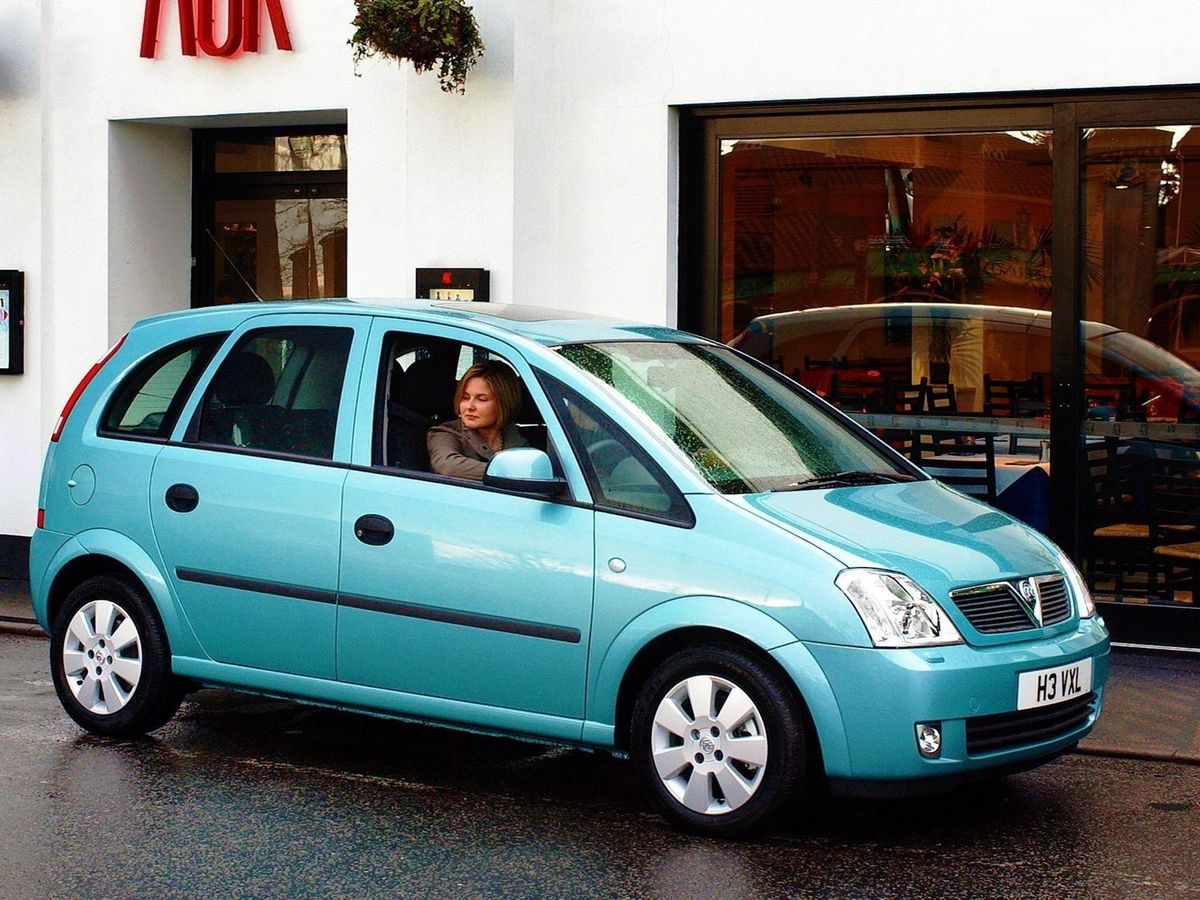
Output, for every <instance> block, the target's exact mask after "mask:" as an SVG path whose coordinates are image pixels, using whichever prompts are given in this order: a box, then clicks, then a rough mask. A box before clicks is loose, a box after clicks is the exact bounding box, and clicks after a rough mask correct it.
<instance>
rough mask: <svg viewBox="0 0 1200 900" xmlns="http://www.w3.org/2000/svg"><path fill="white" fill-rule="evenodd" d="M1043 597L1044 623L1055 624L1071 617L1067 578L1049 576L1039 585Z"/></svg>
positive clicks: (1039, 591)
mask: <svg viewBox="0 0 1200 900" xmlns="http://www.w3.org/2000/svg"><path fill="white" fill-rule="evenodd" d="M1038 593H1039V594H1041V597H1042V624H1043V625H1054V624H1056V623H1058V622H1065V621H1066V620H1067V619H1069V618H1071V598H1070V597H1069V596H1067V579H1065V578H1047V579H1045V580H1044V581H1042V582H1041V584H1039V585H1038Z"/></svg>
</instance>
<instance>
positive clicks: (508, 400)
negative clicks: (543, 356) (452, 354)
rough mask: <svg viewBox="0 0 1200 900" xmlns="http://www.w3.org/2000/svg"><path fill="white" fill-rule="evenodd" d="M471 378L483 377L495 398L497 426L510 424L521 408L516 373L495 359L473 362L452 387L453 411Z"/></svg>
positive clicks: (455, 409) (456, 407) (456, 408)
mask: <svg viewBox="0 0 1200 900" xmlns="http://www.w3.org/2000/svg"><path fill="white" fill-rule="evenodd" d="M472 378H482V379H484V380H485V381H486V382H487V383H488V386H489V387H490V388H491V389H492V396H493V397H495V398H496V414H497V417H498V418H499V427H501V428H505V427H507V426H508V425H511V424H512V422H513V420H514V419H516V417H517V413H518V412H519V411H520V409H521V383H520V382H519V381H518V380H517V373H516V372H514V371H513V370H512V369H511V368H510V367H509V366H508V365H507V364H506V363H502V362H500V361H499V360H496V359H485V360H484V361H483V362H477V363H475V365H473V366H471V368H469V369H467V371H465V372H463V377H462V378H460V379H459V380H458V387H456V388H455V389H454V411H455V412H458V405H459V404H460V403H461V402H462V398H463V395H464V394H466V392H467V382H469V381H470V380H471V379H472Z"/></svg>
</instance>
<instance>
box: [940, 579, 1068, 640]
mask: <svg viewBox="0 0 1200 900" xmlns="http://www.w3.org/2000/svg"><path fill="white" fill-rule="evenodd" d="M1030 581H1032V582H1033V585H1034V588H1035V589H1036V590H1037V592H1038V595H1039V596H1040V597H1041V604H1042V625H1055V624H1057V623H1059V622H1064V621H1066V620H1067V619H1069V618H1070V617H1071V601H1070V598H1069V597H1068V595H1067V582H1066V579H1065V578H1063V577H1062V576H1061V575H1052V576H1043V577H1039V578H1031V579H1030ZM950 599H951V600H953V601H954V605H955V606H957V607H958V608H959V610H960V611H961V612H962V614H963V615H964V616H966V617H967V621H968V622H970V623H971V627H972V628H974V629H975V630H976V631H978V632H979V633H980V634H1004V633H1006V632H1009V631H1027V630H1029V629H1031V628H1038V627H1040V626H1039V625H1038V624H1037V621H1036V620H1035V619H1034V618H1033V617H1032V615H1031V614H1030V613H1029V612H1027V611H1026V607H1025V604H1024V603H1022V602H1021V595H1020V593H1019V592H1018V589H1017V586H1016V584H1014V583H1012V582H1008V581H1005V582H998V583H996V584H985V585H981V586H979V587H973V588H963V589H961V590H957V591H951V593H950Z"/></svg>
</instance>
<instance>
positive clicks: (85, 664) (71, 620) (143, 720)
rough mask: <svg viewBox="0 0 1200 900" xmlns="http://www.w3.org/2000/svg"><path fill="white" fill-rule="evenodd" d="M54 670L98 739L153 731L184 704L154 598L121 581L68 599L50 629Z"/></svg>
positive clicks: (99, 580)
mask: <svg viewBox="0 0 1200 900" xmlns="http://www.w3.org/2000/svg"><path fill="white" fill-rule="evenodd" d="M50 671H51V675H52V678H53V680H54V689H55V691H57V693H58V699H59V701H60V702H61V703H62V705H63V708H64V709H66V711H67V713H68V714H69V715H70V716H71V718H72V719H74V720H75V721H76V722H78V723H79V724H80V725H82V726H83V727H84V728H86V729H87V730H88V731H91V732H93V733H94V734H100V735H105V736H109V737H130V736H133V735H139V734H145V733H146V732H148V731H153V730H154V729H155V728H158V727H159V726H160V725H163V724H164V723H165V722H166V721H167V720H168V719H170V718H171V716H173V715H174V714H175V711H176V710H177V709H178V708H179V703H180V701H181V700H182V699H183V690H182V687H181V685H180V683H179V682H178V681H177V680H176V679H174V678H173V677H172V676H171V663H170V651H169V650H168V647H167V639H166V635H165V633H164V632H163V628H162V625H161V624H160V623H159V621H158V617H157V615H156V614H155V611H154V609H153V607H152V606H151V604H150V601H149V599H148V598H147V597H146V595H145V593H144V592H143V590H142V588H141V586H140V585H135V584H133V583H132V582H131V581H129V580H127V579H125V578H122V577H120V576H115V575H102V576H99V577H96V578H91V579H89V580H87V581H85V582H83V583H82V584H81V585H79V586H78V587H76V588H75V590H73V591H72V592H71V593H70V594H69V595H68V596H67V599H66V601H65V602H64V603H63V605H62V608H61V609H60V610H59V611H58V615H57V616H56V617H55V620H54V624H53V627H52V630H51V639H50Z"/></svg>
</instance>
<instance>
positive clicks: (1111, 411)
mask: <svg viewBox="0 0 1200 900" xmlns="http://www.w3.org/2000/svg"><path fill="white" fill-rule="evenodd" d="M1083 404H1084V407H1085V408H1086V409H1087V410H1089V412H1091V413H1092V414H1093V415H1096V414H1102V417H1106V418H1112V419H1121V420H1126V421H1128V420H1130V419H1136V418H1137V417H1138V414H1139V413H1142V410H1141V409H1140V406H1139V404H1138V402H1137V382H1136V381H1135V380H1134V379H1133V378H1132V377H1129V378H1107V377H1103V376H1091V377H1089V378H1087V379H1086V381H1085V382H1084V385H1083ZM1097 411H1098V412H1097Z"/></svg>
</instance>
